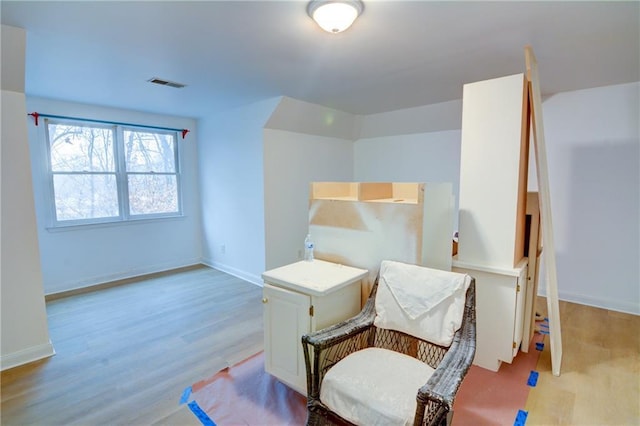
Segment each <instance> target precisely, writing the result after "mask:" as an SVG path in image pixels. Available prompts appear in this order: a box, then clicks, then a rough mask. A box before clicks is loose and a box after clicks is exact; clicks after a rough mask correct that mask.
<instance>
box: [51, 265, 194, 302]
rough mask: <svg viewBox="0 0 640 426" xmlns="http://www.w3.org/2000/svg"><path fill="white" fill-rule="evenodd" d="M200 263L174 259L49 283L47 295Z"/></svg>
mask: <svg viewBox="0 0 640 426" xmlns="http://www.w3.org/2000/svg"><path fill="white" fill-rule="evenodd" d="M200 263H201V262H200V259H199V258H193V259H182V260H178V261H172V262H165V263H157V264H155V265H150V266H144V267H139V268H134V269H129V270H127V271H124V272H117V273H114V274H108V275H100V276H94V277H91V278H85V279H81V280H77V281H70V282H66V283H61V284H57V285H55V286H51V285H49V286H46V288H45V289H44V291H45V295H49V294H55V293H62V292H65V291H72V290H77V289H81V288H84V287H91V286H96V285H100V284H105V283H110V282H113V281H119V280H126V279H129V278H136V277H140V276H143V275H148V274H155V273H157V272H165V271H171V270H173V269H179V268H183V267H187V266H192V265H198V264H200Z"/></svg>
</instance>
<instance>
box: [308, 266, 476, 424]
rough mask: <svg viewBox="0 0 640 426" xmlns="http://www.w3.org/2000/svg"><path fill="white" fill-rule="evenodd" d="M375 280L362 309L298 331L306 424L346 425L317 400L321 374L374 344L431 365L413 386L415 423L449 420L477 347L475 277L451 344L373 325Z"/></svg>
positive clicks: (442, 422)
mask: <svg viewBox="0 0 640 426" xmlns="http://www.w3.org/2000/svg"><path fill="white" fill-rule="evenodd" d="M378 280H379V277H378V278H376V281H375V283H374V285H373V288H372V289H371V294H370V295H369V298H368V299H367V302H366V304H365V306H364V308H363V309H362V311H361V312H360V313H359V314H358V315H356V316H355V317H353V318H351V319H348V320H346V321H343V322H341V323H338V324H336V325H334V326H331V327H328V328H326V329H324V330H319V331H317V332H315V333H311V334H305V335H304V336H302V346H303V350H304V359H305V366H306V369H307V410H308V417H307V425H332V424H337V425H349V424H351V423H350V422H348V421H346V420H345V419H343V418H342V417H340V416H339V415H338V414H336V413H334V412H332V411H331V410H330V409H329V408H328V407H327V406H326V405H325V404H323V403H322V401H320V389H321V386H322V380H323V378H324V376H325V374H326V373H327V371H328V370H329V369H330V368H331V367H333V366H334V365H335V364H337V363H338V362H339V361H340V360H341V359H343V358H345V357H346V356H347V355H349V354H351V353H353V352H356V351H359V350H362V349H365V348H368V347H378V348H384V349H388V350H392V351H395V352H400V353H403V354H406V355H409V356H412V357H414V358H416V359H419V360H420V361H422V362H424V363H426V364H428V365H429V366H430V367H431V368H433V369H434V370H435V372H434V373H433V375H432V376H431V377H430V378H429V380H428V381H427V382H426V383H425V384H424V385H423V386H422V387H421V388H420V389H416V400H417V406H416V414H415V417H414V425H443V424H449V423H450V422H451V418H452V414H453V402H454V399H455V396H456V393H457V392H458V388H459V387H460V384H461V383H462V380H463V379H464V377H465V375H466V374H467V372H468V371H469V368H470V367H471V363H472V362H473V358H474V355H475V351H476V312H475V279H473V278H472V280H471V284H470V285H469V288H468V289H467V293H466V300H465V309H464V313H463V319H462V325H461V327H460V328H459V329H458V330H457V331H456V333H455V335H454V338H453V341H452V343H451V345H450V346H449V347H443V346H438V345H435V344H433V343H430V342H428V341H426V340H422V339H419V338H416V337H414V336H411V335H408V334H405V333H402V332H399V331H394V330H388V329H382V328H378V327H376V326H375V325H374V319H375V316H376V312H375V297H376V292H377V289H378Z"/></svg>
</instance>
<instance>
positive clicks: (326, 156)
mask: <svg viewBox="0 0 640 426" xmlns="http://www.w3.org/2000/svg"><path fill="white" fill-rule="evenodd" d="M352 180H353V142H352V141H351V140H348V139H341V138H332V137H326V136H317V135H310V134H305V133H297V132H289V131H284V130H272V129H265V131H264V188H265V189H264V194H265V250H266V251H265V253H266V268H267V269H272V268H275V267H278V266H282V265H286V264H288V263H292V262H296V261H298V260H301V259H302V254H303V252H302V249H303V243H304V239H305V236H306V234H307V232H308V229H309V188H310V184H311V182H323V181H346V182H348V181H352ZM312 237H313V235H312Z"/></svg>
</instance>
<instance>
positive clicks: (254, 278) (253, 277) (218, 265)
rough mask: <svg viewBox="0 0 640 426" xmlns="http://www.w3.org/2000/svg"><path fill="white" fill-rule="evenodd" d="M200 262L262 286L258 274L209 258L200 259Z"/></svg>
mask: <svg viewBox="0 0 640 426" xmlns="http://www.w3.org/2000/svg"><path fill="white" fill-rule="evenodd" d="M202 263H203V264H204V265H207V266H209V267H210V268H213V269H217V270H219V271H222V272H225V273H227V274H229V275H233V276H234V277H238V278H240V279H242V280H245V281H248V282H250V283H251V284H255V285H257V286H260V287H262V286H263V282H262V277H261V276H259V275H254V274H249V273H247V272H245V271H242V270H240V269H236V268H234V267H232V266H229V265H225V264H224V263H220V262H213V261H211V260H210V259H202Z"/></svg>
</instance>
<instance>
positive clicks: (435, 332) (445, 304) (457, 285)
mask: <svg viewBox="0 0 640 426" xmlns="http://www.w3.org/2000/svg"><path fill="white" fill-rule="evenodd" d="M470 283H471V277H469V276H468V275H465V274H459V273H455V272H449V271H440V270H437V269H431V268H425V267H423V266H418V265H410V264H406V263H401V262H393V261H389V260H385V261H383V262H382V263H381V265H380V279H379V281H378V292H377V294H376V300H375V304H376V317H375V320H374V324H375V325H376V327H380V328H386V329H389V330H397V331H401V332H403V333H407V334H409V335H411V336H415V337H418V338H420V339H422V340H426V341H429V342H431V343H435V344H436V345H440V346H449V345H451V342H452V341H453V335H454V334H455V332H456V331H457V330H458V329H459V328H460V326H461V325H462V314H463V313H464V304H465V300H466V292H467V289H468V288H469V284H470Z"/></svg>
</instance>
